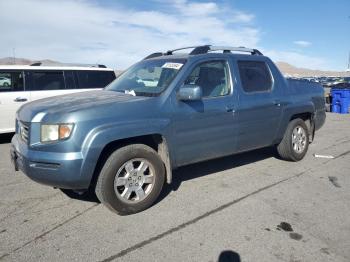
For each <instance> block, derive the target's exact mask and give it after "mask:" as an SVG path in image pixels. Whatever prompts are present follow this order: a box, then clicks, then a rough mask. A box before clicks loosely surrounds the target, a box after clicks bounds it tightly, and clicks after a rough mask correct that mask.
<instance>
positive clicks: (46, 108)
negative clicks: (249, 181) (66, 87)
mask: <svg viewBox="0 0 350 262" xmlns="http://www.w3.org/2000/svg"><path fill="white" fill-rule="evenodd" d="M184 49H185V48H184ZM177 50H179V49H177ZM177 50H173V51H167V52H166V53H154V54H151V55H149V56H148V57H146V58H145V59H144V60H142V61H140V62H139V63H137V64H135V65H134V66H132V67H130V68H129V69H128V70H127V71H126V72H124V73H123V74H122V75H121V76H120V77H118V79H116V80H115V81H114V82H113V83H112V84H110V85H109V86H108V87H107V88H105V89H104V90H100V91H95V92H84V93H79V94H73V95H69V96H67V95H66V96H59V97H55V98H47V99H43V100H40V101H35V102H32V103H28V104H26V105H24V106H23V107H22V108H21V109H20V110H19V111H18V112H17V128H16V134H15V136H14V137H13V139H12V147H11V156H12V160H13V163H14V166H15V169H16V170H18V169H20V170H22V171H23V172H24V173H25V174H26V175H27V176H28V177H30V178H31V179H33V180H35V181H37V182H39V183H43V184H46V185H50V186H53V187H57V188H62V189H68V190H72V191H79V192H82V191H86V190H88V189H89V190H93V191H95V192H96V195H97V197H98V198H99V200H100V201H101V202H102V203H103V204H105V205H106V206H107V207H108V208H109V209H111V210H112V211H115V212H117V213H119V214H131V213H135V212H139V211H141V210H144V209H146V208H148V207H149V206H151V205H152V204H153V203H154V202H155V201H156V199H157V198H158V196H159V194H160V192H161V190H162V187H163V185H164V182H165V181H166V182H167V183H171V181H172V169H174V168H177V167H180V166H184V165H188V164H191V163H196V162H200V161H205V160H208V159H213V158H218V157H222V156H226V155H230V154H235V153H240V152H244V151H249V150H253V149H257V148H262V147H268V146H275V147H276V148H277V152H278V154H279V155H280V157H281V158H282V159H285V160H289V161H299V160H301V159H302V158H303V157H304V156H305V154H306V152H307V150H308V147H309V143H310V142H311V141H312V140H313V138H314V135H315V131H316V130H318V129H319V128H321V127H322V125H323V124H324V122H325V118H326V114H325V102H324V94H323V88H322V86H321V85H320V84H318V83H314V82H307V81H297V80H286V79H285V78H284V77H283V76H282V74H281V73H280V71H279V70H278V69H277V67H276V66H275V64H274V63H273V62H272V61H271V60H270V59H269V58H267V57H265V56H263V55H262V54H261V53H260V52H259V51H258V50H256V49H248V48H234V47H214V46H208V45H206V46H198V47H196V48H194V49H193V50H192V52H191V53H190V54H186V55H184V54H182V55H180V54H179V55H176V54H174V52H175V51H177ZM242 52H244V53H249V55H247V54H242ZM233 161H234V160H233ZM188 201H190V202H191V201H192V202H193V201H194V200H193V199H189V200H188ZM195 201H201V200H200V199H195Z"/></svg>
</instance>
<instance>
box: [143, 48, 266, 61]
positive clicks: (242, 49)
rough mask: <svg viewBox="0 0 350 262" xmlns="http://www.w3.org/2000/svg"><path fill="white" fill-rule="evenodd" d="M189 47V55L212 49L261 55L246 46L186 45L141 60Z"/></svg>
mask: <svg viewBox="0 0 350 262" xmlns="http://www.w3.org/2000/svg"><path fill="white" fill-rule="evenodd" d="M190 48H191V49H193V50H192V51H191V52H190V53H189V54H190V55H200V54H207V53H209V52H213V51H223V53H231V52H247V53H250V54H251V55H263V54H262V53H261V52H260V51H259V50H257V49H251V48H246V47H243V46H240V47H230V46H211V45H201V46H188V47H182V48H177V49H173V50H168V51H166V52H165V53H162V52H157V53H153V54H150V55H149V56H146V57H145V58H144V59H143V60H146V59H150V58H154V57H159V56H166V55H172V54H173V52H175V51H179V50H184V49H190Z"/></svg>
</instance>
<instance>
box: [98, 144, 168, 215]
mask: <svg viewBox="0 0 350 262" xmlns="http://www.w3.org/2000/svg"><path fill="white" fill-rule="evenodd" d="M164 179H165V168H164V164H163V162H162V160H161V159H160V157H159V155H158V154H157V152H156V151H154V150H153V149H152V148H150V147H148V146H146V145H143V144H134V145H129V146H125V147H122V148H120V149H117V150H116V151H114V152H113V153H112V154H111V155H110V156H109V158H108V159H107V161H106V162H105V164H104V166H103V168H102V170H101V172H100V175H99V177H98V179H97V183H96V188H95V192H96V195H97V197H98V199H99V200H100V201H101V203H103V204H104V205H105V206H107V207H108V208H109V209H110V210H112V211H113V212H116V213H118V214H120V215H127V214H133V213H137V212H140V211H142V210H144V209H146V208H148V207H150V206H151V205H152V204H153V203H154V202H155V200H156V199H157V197H158V196H159V194H160V192H161V190H162V187H163V184H164Z"/></svg>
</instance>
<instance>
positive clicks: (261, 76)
mask: <svg viewBox="0 0 350 262" xmlns="http://www.w3.org/2000/svg"><path fill="white" fill-rule="evenodd" d="M236 66H237V70H236V72H238V74H237V77H238V79H239V81H238V82H239V84H238V87H237V88H239V90H240V94H239V102H238V103H239V106H238V109H237V110H236V120H237V121H238V123H239V125H238V126H239V128H238V138H237V147H238V150H239V151H245V150H250V149H254V148H260V147H265V146H270V145H272V144H273V143H274V139H275V136H276V133H277V129H278V126H279V122H280V116H281V101H279V98H280V97H281V88H280V87H279V86H278V83H277V82H276V81H275V79H274V78H273V75H272V73H271V71H270V67H269V65H268V64H267V63H266V62H265V61H264V60H262V59H261V60H259V59H257V60H255V58H250V59H247V60H238V61H237V63H236Z"/></svg>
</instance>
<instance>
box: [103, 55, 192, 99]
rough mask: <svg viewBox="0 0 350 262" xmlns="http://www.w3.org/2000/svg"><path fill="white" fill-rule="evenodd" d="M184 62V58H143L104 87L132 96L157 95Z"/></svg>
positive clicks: (168, 83)
mask: <svg viewBox="0 0 350 262" xmlns="http://www.w3.org/2000/svg"><path fill="white" fill-rule="evenodd" d="M185 63H186V59H156V60H144V61H141V62H140V63H137V64H135V65H134V66H132V67H131V68H129V69H128V70H127V71H126V72H124V73H123V74H122V75H121V76H120V77H119V78H117V79H116V80H115V81H113V82H112V83H111V84H110V85H109V86H107V87H106V89H107V90H112V91H117V92H123V93H126V94H131V95H134V96H158V95H159V94H160V93H161V92H163V91H164V90H165V89H166V88H167V87H168V86H169V85H170V83H171V82H172V81H173V79H174V78H175V76H176V75H177V74H178V72H179V71H180V70H181V68H182V66H183V65H184V64H185Z"/></svg>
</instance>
